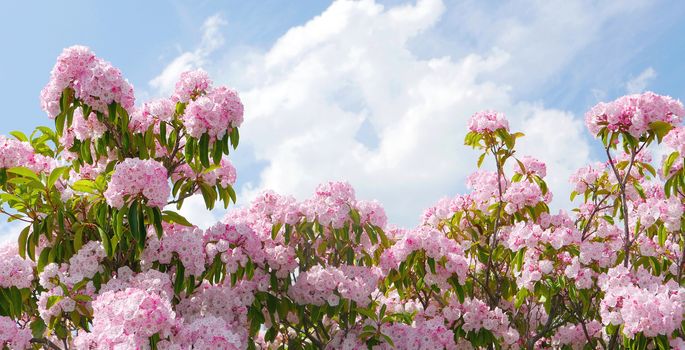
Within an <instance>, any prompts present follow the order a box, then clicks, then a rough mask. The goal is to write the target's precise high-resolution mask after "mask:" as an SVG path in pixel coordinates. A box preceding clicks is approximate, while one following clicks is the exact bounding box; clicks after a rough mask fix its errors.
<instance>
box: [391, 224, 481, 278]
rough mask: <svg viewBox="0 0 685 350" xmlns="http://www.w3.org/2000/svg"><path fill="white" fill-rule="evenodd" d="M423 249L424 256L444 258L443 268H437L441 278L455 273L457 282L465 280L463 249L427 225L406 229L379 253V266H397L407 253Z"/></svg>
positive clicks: (466, 262) (467, 266)
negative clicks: (388, 246) (391, 244)
mask: <svg viewBox="0 0 685 350" xmlns="http://www.w3.org/2000/svg"><path fill="white" fill-rule="evenodd" d="M417 250H423V251H425V252H426V256H427V257H429V258H433V259H435V261H439V260H442V259H443V257H444V258H445V266H444V269H437V268H436V272H437V273H439V274H440V275H441V277H442V279H447V278H449V277H451V276H452V274H456V275H457V277H458V279H459V282H460V283H464V281H466V274H467V272H468V268H469V263H468V261H467V260H466V258H465V257H464V250H463V249H462V247H461V246H459V245H458V244H457V242H456V241H454V240H452V239H449V238H447V237H446V236H445V234H444V233H443V232H440V231H438V230H436V229H434V228H432V227H429V226H421V227H419V228H417V229H414V230H411V231H407V232H406V233H405V234H404V236H403V237H401V238H400V239H399V240H398V241H397V242H395V244H394V245H393V246H392V247H390V248H389V249H387V250H385V251H384V252H383V254H382V255H381V261H380V267H381V268H382V269H383V270H384V271H389V270H392V269H396V268H398V267H399V265H400V263H401V262H402V261H404V260H405V259H407V257H408V256H409V254H411V253H413V252H415V251H417Z"/></svg>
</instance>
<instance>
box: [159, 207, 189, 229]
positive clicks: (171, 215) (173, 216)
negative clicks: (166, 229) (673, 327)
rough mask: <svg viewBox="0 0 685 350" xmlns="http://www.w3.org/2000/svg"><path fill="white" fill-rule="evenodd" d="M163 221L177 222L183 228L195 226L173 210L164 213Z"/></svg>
mask: <svg viewBox="0 0 685 350" xmlns="http://www.w3.org/2000/svg"><path fill="white" fill-rule="evenodd" d="M162 220H164V221H166V222H171V223H174V222H175V223H177V224H180V225H183V226H193V224H191V223H190V221H188V219H186V218H184V217H183V216H182V215H181V214H179V213H177V212H175V211H171V210H165V211H163V212H162Z"/></svg>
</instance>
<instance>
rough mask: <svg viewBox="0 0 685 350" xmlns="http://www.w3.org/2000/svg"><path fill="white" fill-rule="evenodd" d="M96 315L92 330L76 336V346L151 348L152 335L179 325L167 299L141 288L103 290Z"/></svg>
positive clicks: (165, 333) (95, 307)
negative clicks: (150, 339)
mask: <svg viewBox="0 0 685 350" xmlns="http://www.w3.org/2000/svg"><path fill="white" fill-rule="evenodd" d="M93 315H94V317H93V326H92V329H91V332H90V333H86V332H80V333H79V334H78V336H76V338H75V340H74V343H75V345H76V348H77V349H93V348H95V349H117V348H119V349H140V348H148V346H149V338H150V337H151V336H153V335H155V334H159V335H160V337H162V338H166V337H168V336H170V335H171V334H172V331H173V330H174V327H176V325H177V321H176V313H175V312H174V310H173V309H172V307H171V303H170V302H169V300H168V299H165V298H162V297H160V295H159V294H157V293H154V292H150V291H148V290H145V289H138V288H127V289H125V290H123V291H116V292H115V291H109V292H104V293H102V294H100V295H99V296H98V297H97V299H95V301H93Z"/></svg>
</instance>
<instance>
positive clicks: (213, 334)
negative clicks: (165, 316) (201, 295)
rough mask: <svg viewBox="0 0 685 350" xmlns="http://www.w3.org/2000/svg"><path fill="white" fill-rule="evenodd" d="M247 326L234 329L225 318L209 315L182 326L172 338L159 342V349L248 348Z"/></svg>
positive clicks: (233, 349)
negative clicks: (242, 329)
mask: <svg viewBox="0 0 685 350" xmlns="http://www.w3.org/2000/svg"><path fill="white" fill-rule="evenodd" d="M246 330H247V329H246V328H244V331H242V332H240V331H239V330H236V329H234V328H233V327H232V326H231V325H230V324H229V323H228V322H226V321H225V320H224V319H223V318H220V317H216V316H212V315H208V316H205V317H202V318H198V319H196V320H194V321H193V322H192V323H190V324H186V325H183V327H180V330H179V331H178V333H176V334H175V335H174V336H173V337H172V338H171V340H163V341H161V342H160V343H159V344H157V349H159V350H186V349H208V350H209V349H225V350H242V349H246V348H247V339H245V338H247V336H246Z"/></svg>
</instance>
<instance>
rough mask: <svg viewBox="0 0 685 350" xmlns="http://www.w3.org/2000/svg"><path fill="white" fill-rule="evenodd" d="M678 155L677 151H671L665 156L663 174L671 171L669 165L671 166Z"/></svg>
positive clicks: (665, 174)
mask: <svg viewBox="0 0 685 350" xmlns="http://www.w3.org/2000/svg"><path fill="white" fill-rule="evenodd" d="M679 156H680V154H678V152H673V153H671V154H670V155H669V156H668V158H666V161H665V162H664V176H668V174H669V173H670V172H671V167H673V163H675V161H676V160H677V159H678V157H679Z"/></svg>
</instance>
